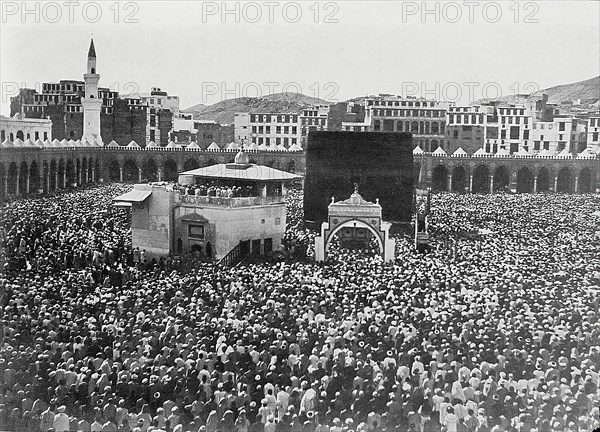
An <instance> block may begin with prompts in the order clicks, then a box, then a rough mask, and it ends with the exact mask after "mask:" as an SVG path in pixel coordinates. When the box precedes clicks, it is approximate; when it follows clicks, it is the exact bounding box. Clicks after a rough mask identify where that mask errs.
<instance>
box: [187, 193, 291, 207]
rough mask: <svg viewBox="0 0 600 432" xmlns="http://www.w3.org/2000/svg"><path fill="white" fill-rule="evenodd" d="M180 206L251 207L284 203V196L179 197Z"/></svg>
mask: <svg viewBox="0 0 600 432" xmlns="http://www.w3.org/2000/svg"><path fill="white" fill-rule="evenodd" d="M178 195H179V196H180V197H181V203H182V204H195V205H199V206H203V207H229V208H238V207H253V206H262V205H271V204H283V203H285V196H256V197H238V198H226V197H213V196H202V195H181V194H178Z"/></svg>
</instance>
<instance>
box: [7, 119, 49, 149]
mask: <svg viewBox="0 0 600 432" xmlns="http://www.w3.org/2000/svg"><path fill="white" fill-rule="evenodd" d="M17 138H18V139H20V140H22V141H25V140H28V139H31V140H33V141H37V140H42V141H46V140H52V120H50V119H35V118H23V116H22V115H21V114H16V115H15V116H14V117H4V116H0V139H1V142H4V141H5V140H8V141H11V142H12V141H14V140H16V139H17Z"/></svg>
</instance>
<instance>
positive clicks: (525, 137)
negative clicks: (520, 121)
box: [523, 129, 529, 140]
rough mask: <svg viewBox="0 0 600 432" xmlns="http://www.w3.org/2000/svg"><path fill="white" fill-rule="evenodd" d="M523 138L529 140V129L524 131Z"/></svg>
mask: <svg viewBox="0 0 600 432" xmlns="http://www.w3.org/2000/svg"><path fill="white" fill-rule="evenodd" d="M523 139H524V140H528V139H529V129H526V130H524V131H523Z"/></svg>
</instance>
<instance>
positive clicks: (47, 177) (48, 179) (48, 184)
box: [46, 168, 50, 192]
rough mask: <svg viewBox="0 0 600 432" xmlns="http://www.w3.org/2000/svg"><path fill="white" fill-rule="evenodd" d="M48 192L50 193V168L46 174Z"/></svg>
mask: <svg viewBox="0 0 600 432" xmlns="http://www.w3.org/2000/svg"><path fill="white" fill-rule="evenodd" d="M46 192H50V168H48V174H46Z"/></svg>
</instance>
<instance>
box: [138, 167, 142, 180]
mask: <svg viewBox="0 0 600 432" xmlns="http://www.w3.org/2000/svg"><path fill="white" fill-rule="evenodd" d="M141 182H142V169H141V168H138V183H141Z"/></svg>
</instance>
